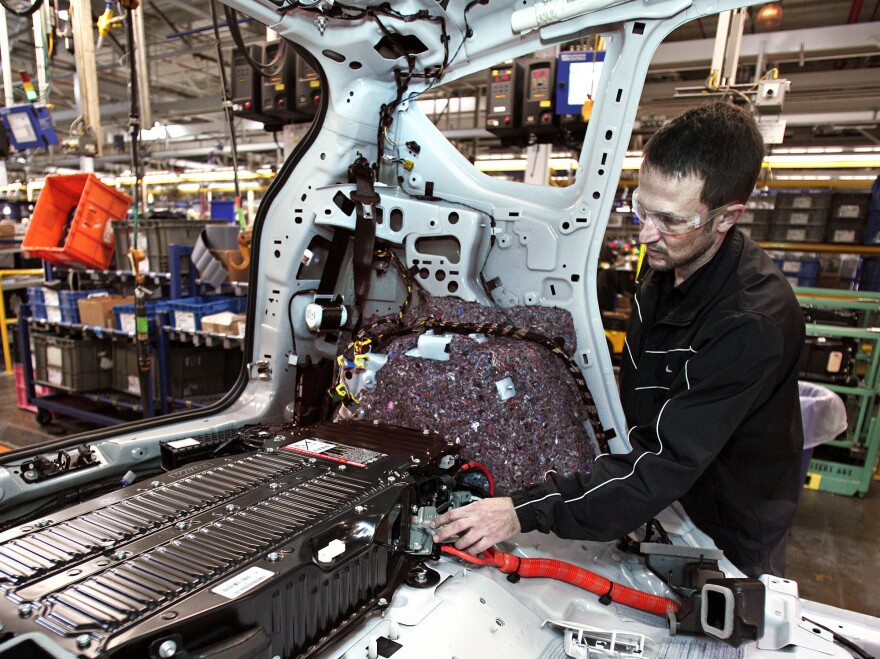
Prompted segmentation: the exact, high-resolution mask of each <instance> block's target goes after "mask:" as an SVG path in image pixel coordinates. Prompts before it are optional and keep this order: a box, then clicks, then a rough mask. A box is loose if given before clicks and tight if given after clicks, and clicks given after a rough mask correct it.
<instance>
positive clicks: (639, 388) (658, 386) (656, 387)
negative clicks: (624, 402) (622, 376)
mask: <svg viewBox="0 0 880 659" xmlns="http://www.w3.org/2000/svg"><path fill="white" fill-rule="evenodd" d="M643 389H665V390H666V391H669V387H661V386H660V385H659V384H657V385H654V386H645V387H636V388H635V391H642V390H643Z"/></svg>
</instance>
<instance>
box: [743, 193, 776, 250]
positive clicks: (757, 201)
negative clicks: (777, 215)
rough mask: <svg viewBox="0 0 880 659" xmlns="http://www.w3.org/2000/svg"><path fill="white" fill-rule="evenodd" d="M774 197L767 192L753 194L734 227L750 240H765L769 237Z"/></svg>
mask: <svg viewBox="0 0 880 659" xmlns="http://www.w3.org/2000/svg"><path fill="white" fill-rule="evenodd" d="M775 203H776V195H775V194H773V193H768V192H755V193H754V194H753V195H752V196H751V197H749V201H748V202H747V203H746V209H745V210H744V211H743V213H742V215H740V217H739V220H737V223H736V225H737V226H738V227H739V229H740V231H742V232H743V233H744V234H746V235H747V236H749V237H750V238H751V239H752V240H767V238H768V237H769V236H770V223H771V221H772V220H773V206H774V204H775Z"/></svg>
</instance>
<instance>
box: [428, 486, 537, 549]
mask: <svg viewBox="0 0 880 659" xmlns="http://www.w3.org/2000/svg"><path fill="white" fill-rule="evenodd" d="M431 526H432V527H433V528H435V529H437V532H436V533H435V534H434V536H433V540H434V542H438V543H439V542H447V541H452V540H454V541H455V548H456V549H459V550H461V551H466V552H468V553H470V554H474V555H477V554H479V553H481V552H483V551H485V550H486V549H488V548H489V547H492V546H493V545H494V544H495V543H497V542H501V541H502V540H507V538H509V537H511V536H512V535H514V534H516V533H518V532H519V530H520V526H519V520H518V519H517V517H516V511H515V510H514V508H513V502H512V501H511V500H510V499H509V498H498V499H484V500H482V501H478V502H476V503H472V504H470V505H468V506H463V507H462V508H453V509H452V510H450V511H448V512H446V513H444V514H443V515H438V516H437V517H436V518H434V519H433V520H432V521H431Z"/></svg>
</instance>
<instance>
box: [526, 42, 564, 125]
mask: <svg viewBox="0 0 880 659" xmlns="http://www.w3.org/2000/svg"><path fill="white" fill-rule="evenodd" d="M521 66H522V67H523V69H524V84H523V85H522V90H521V93H522V95H523V99H522V115H521V116H522V121H521V124H522V127H523V129H524V130H526V131H528V132H529V133H532V134H534V135H536V136H537V138H538V141H539V142H545V141H549V140H548V139H546V138H549V137H550V136H552V135H553V133H555V132H556V121H557V119H556V112H555V108H554V93H553V92H554V87H555V84H556V58H547V59H530V60H525V61H524V62H522V64H521ZM542 138H545V139H542Z"/></svg>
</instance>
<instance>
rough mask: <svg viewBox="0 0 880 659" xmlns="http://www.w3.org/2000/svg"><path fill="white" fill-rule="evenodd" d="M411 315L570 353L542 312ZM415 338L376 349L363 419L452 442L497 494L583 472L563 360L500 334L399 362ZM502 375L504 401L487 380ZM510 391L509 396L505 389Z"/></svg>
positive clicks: (567, 333)
mask: <svg viewBox="0 0 880 659" xmlns="http://www.w3.org/2000/svg"><path fill="white" fill-rule="evenodd" d="M417 314H418V315H420V316H421V315H430V316H433V317H435V318H440V319H442V320H444V321H447V322H459V323H475V324H485V323H499V324H510V325H515V326H516V327H525V328H529V329H531V330H534V331H536V332H539V333H541V334H544V335H545V336H548V337H551V338H557V337H559V338H560V339H561V340H562V341H563V342H564V344H565V347H566V350H567V351H569V352H571V351H572V350H573V349H574V346H575V335H574V329H573V324H572V319H571V315H570V314H569V313H568V312H567V311H563V310H560V309H553V308H549V307H517V308H508V309H500V308H494V307H484V306H481V305H479V304H476V303H467V302H462V301H461V300H456V299H454V298H433V299H428V300H423V301H422V302H421V304H420V305H419V309H418V311H417ZM416 343H417V336H415V335H408V336H403V337H399V338H396V339H392V340H390V341H389V342H388V343H387V344H385V345H380V346H376V349H377V351H379V352H383V353H387V354H388V355H389V359H388V363H387V364H386V365H385V366H384V367H383V368H382V370H381V371H379V373H378V377H377V385H376V387H375V389H374V390H373V391H364V392H362V394H361V396H360V402H361V409H362V411H363V413H364V418H367V419H377V420H379V421H382V422H386V423H391V424H396V425H400V426H405V427H408V428H416V429H423V428H427V429H430V430H436V431H438V432H440V433H441V434H443V435H445V436H447V437H449V438H451V439H454V440H455V441H457V442H460V443H461V444H462V445H463V447H464V448H463V451H462V453H463V455H464V456H465V457H466V458H469V459H472V460H476V461H478V462H481V463H483V464H485V465H486V466H487V467H489V469H490V470H491V471H492V473H493V475H494V477H495V481H496V486H497V492H498V493H504V492H509V491H511V490H513V489H516V488H517V487H520V486H522V485H525V484H527V483H530V482H534V481H537V480H542V479H543V475H544V473H545V472H546V471H547V470H549V469H555V470H556V471H558V472H560V473H570V472H572V471H574V470H577V469H583V468H584V467H585V466H586V465H587V464H588V463H589V462H590V461H591V460H592V458H593V457H594V453H595V452H594V450H593V448H592V446H591V445H590V442H589V440H588V435H587V432H586V429H585V427H584V424H585V423H586V422H587V416H586V411H585V406H584V403H583V400H582V398H581V396H580V392H579V391H578V389H577V387H576V386H575V384H574V382H573V381H572V379H571V376H570V375H569V374H568V372H567V371H566V369H565V366H564V364H563V363H562V361H561V360H560V359H559V358H558V357H557V356H554V355H553V354H552V353H551V352H549V351H548V350H547V349H546V348H545V347H542V346H540V345H537V344H535V343H532V342H529V341H523V340H517V339H509V338H494V337H488V338H485V340H483V339H481V340H480V341H476V340H474V339H472V338H469V337H467V336H458V335H456V336H453V338H452V341H451V343H450V344H449V347H448V352H449V357H450V358H449V360H448V361H438V360H433V359H424V358H420V357H407V356H406V355H405V354H404V353H405V352H406V351H408V350H410V349H411V348H414V347H415V346H416ZM504 378H510V379H511V380H512V382H513V386H514V388H515V391H516V393H515V395H513V397H511V398H509V399H507V400H502V399H501V396H500V395H499V390H498V387H497V386H496V383H497V382H499V381H500V380H503V379H504ZM508 393H509V391H508Z"/></svg>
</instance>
